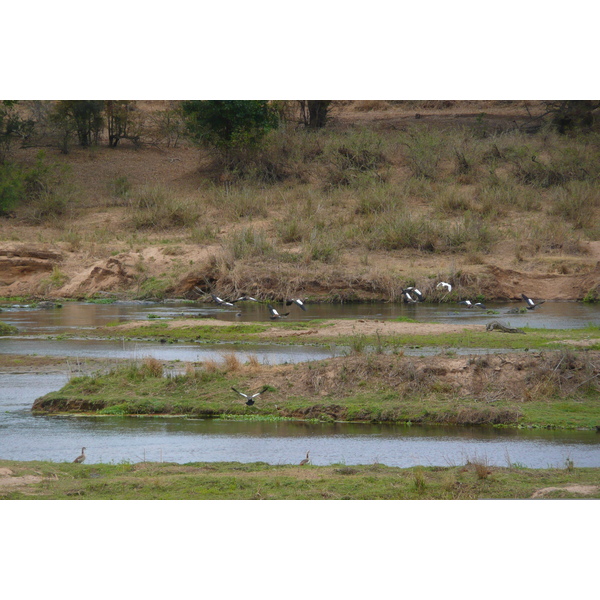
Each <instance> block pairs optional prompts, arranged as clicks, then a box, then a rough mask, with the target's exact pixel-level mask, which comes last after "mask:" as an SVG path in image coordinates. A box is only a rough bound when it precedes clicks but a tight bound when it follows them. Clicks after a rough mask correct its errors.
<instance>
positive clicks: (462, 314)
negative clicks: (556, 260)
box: [1, 302, 600, 334]
mask: <svg viewBox="0 0 600 600" xmlns="http://www.w3.org/2000/svg"><path fill="white" fill-rule="evenodd" d="M522 306H524V303H503V304H501V303H488V304H486V307H487V309H488V310H490V311H493V312H492V313H491V314H490V313H488V312H487V311H485V310H481V309H475V308H472V309H468V308H464V307H463V306H460V305H458V304H429V303H427V302H424V303H419V304H414V305H406V304H401V303H383V302H376V303H368V304H367V303H357V304H308V305H307V308H308V310H307V311H306V312H303V311H301V310H300V309H299V308H298V307H297V306H296V305H292V306H289V307H285V310H284V309H283V307H282V306H281V305H276V308H277V309H278V310H280V312H287V311H289V312H290V315H289V316H288V317H287V320H288V321H307V320H310V319H371V318H372V319H375V318H376V319H393V318H398V317H409V318H412V319H415V320H416V321H419V322H427V323H454V324H461V323H482V324H483V323H488V322H489V321H491V320H494V319H498V320H502V322H503V323H507V324H509V325H510V326H512V327H536V328H547V329H570V328H578V327H586V326H587V325H589V324H594V325H598V324H600V306H598V305H597V304H584V303H582V302H546V303H545V304H544V305H542V306H541V307H540V308H537V309H535V310H533V311H527V313H525V314H517V315H512V314H507V311H508V310H510V309H514V308H520V307H522ZM240 312H241V316H237V315H238V313H240ZM149 315H153V316H155V317H158V318H172V317H176V316H177V317H182V316H189V317H211V318H216V319H220V320H225V321H232V322H261V321H262V322H269V312H268V309H267V307H266V305H264V304H257V303H255V302H244V303H240V304H237V305H236V306H234V307H224V308H221V307H218V306H215V305H214V304H206V303H187V302H186V303H181V302H180V303H177V302H166V303H154V302H115V303H113V304H89V303H83V302H65V303H64V305H63V307H62V308H52V309H34V308H25V307H5V308H4V309H3V312H2V317H1V320H2V321H4V322H6V323H9V324H11V325H15V326H16V327H18V328H19V329H20V330H21V332H22V333H33V334H40V333H47V334H51V333H60V332H61V331H68V330H70V329H74V328H86V327H88V328H90V329H91V328H93V327H96V326H101V325H107V324H108V323H123V322H127V321H132V320H145V319H147V318H148V316H149Z"/></svg>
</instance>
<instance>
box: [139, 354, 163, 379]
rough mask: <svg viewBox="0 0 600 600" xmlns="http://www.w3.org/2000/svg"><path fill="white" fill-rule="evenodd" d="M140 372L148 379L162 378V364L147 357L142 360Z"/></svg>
mask: <svg viewBox="0 0 600 600" xmlns="http://www.w3.org/2000/svg"><path fill="white" fill-rule="evenodd" d="M142 371H143V372H144V374H145V375H147V376H149V377H162V376H163V364H162V363H161V362H160V360H157V359H156V358H154V357H152V356H149V357H148V358H145V359H144V362H143V363H142Z"/></svg>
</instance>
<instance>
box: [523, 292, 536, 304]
mask: <svg viewBox="0 0 600 600" xmlns="http://www.w3.org/2000/svg"><path fill="white" fill-rule="evenodd" d="M521 298H523V300H525V302H527V304H529V306H531V305H532V304H533V300H532V299H531V298H528V297H527V296H526V295H525V294H521Z"/></svg>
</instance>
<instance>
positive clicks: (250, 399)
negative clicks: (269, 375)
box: [231, 386, 269, 406]
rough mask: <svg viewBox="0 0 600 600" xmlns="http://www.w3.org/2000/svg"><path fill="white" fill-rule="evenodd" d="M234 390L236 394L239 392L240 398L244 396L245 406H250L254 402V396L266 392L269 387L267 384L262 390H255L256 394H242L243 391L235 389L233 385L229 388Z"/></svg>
mask: <svg viewBox="0 0 600 600" xmlns="http://www.w3.org/2000/svg"><path fill="white" fill-rule="evenodd" d="M231 389H232V390H233V391H234V392H236V393H237V394H239V395H240V396H241V397H242V398H246V405H247V406H252V405H253V404H254V398H256V397H257V396H260V395H261V394H262V393H263V392H266V391H267V390H268V389H269V388H268V387H267V386H265V387H264V388H263V389H262V390H260V392H256V394H252V395H250V394H244V392H240V391H239V390H236V389H235V388H234V387H232V388H231Z"/></svg>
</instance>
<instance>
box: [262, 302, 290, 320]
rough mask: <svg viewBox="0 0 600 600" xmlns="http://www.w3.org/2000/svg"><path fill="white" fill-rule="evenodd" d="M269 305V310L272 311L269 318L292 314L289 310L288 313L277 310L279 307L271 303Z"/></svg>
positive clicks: (279, 317)
mask: <svg viewBox="0 0 600 600" xmlns="http://www.w3.org/2000/svg"><path fill="white" fill-rule="evenodd" d="M267 307H268V309H269V312H270V313H271V316H270V317H269V319H281V317H287V316H288V315H289V314H290V313H289V312H286V313H279V312H277V309H275V308H273V306H272V305H271V304H267Z"/></svg>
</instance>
